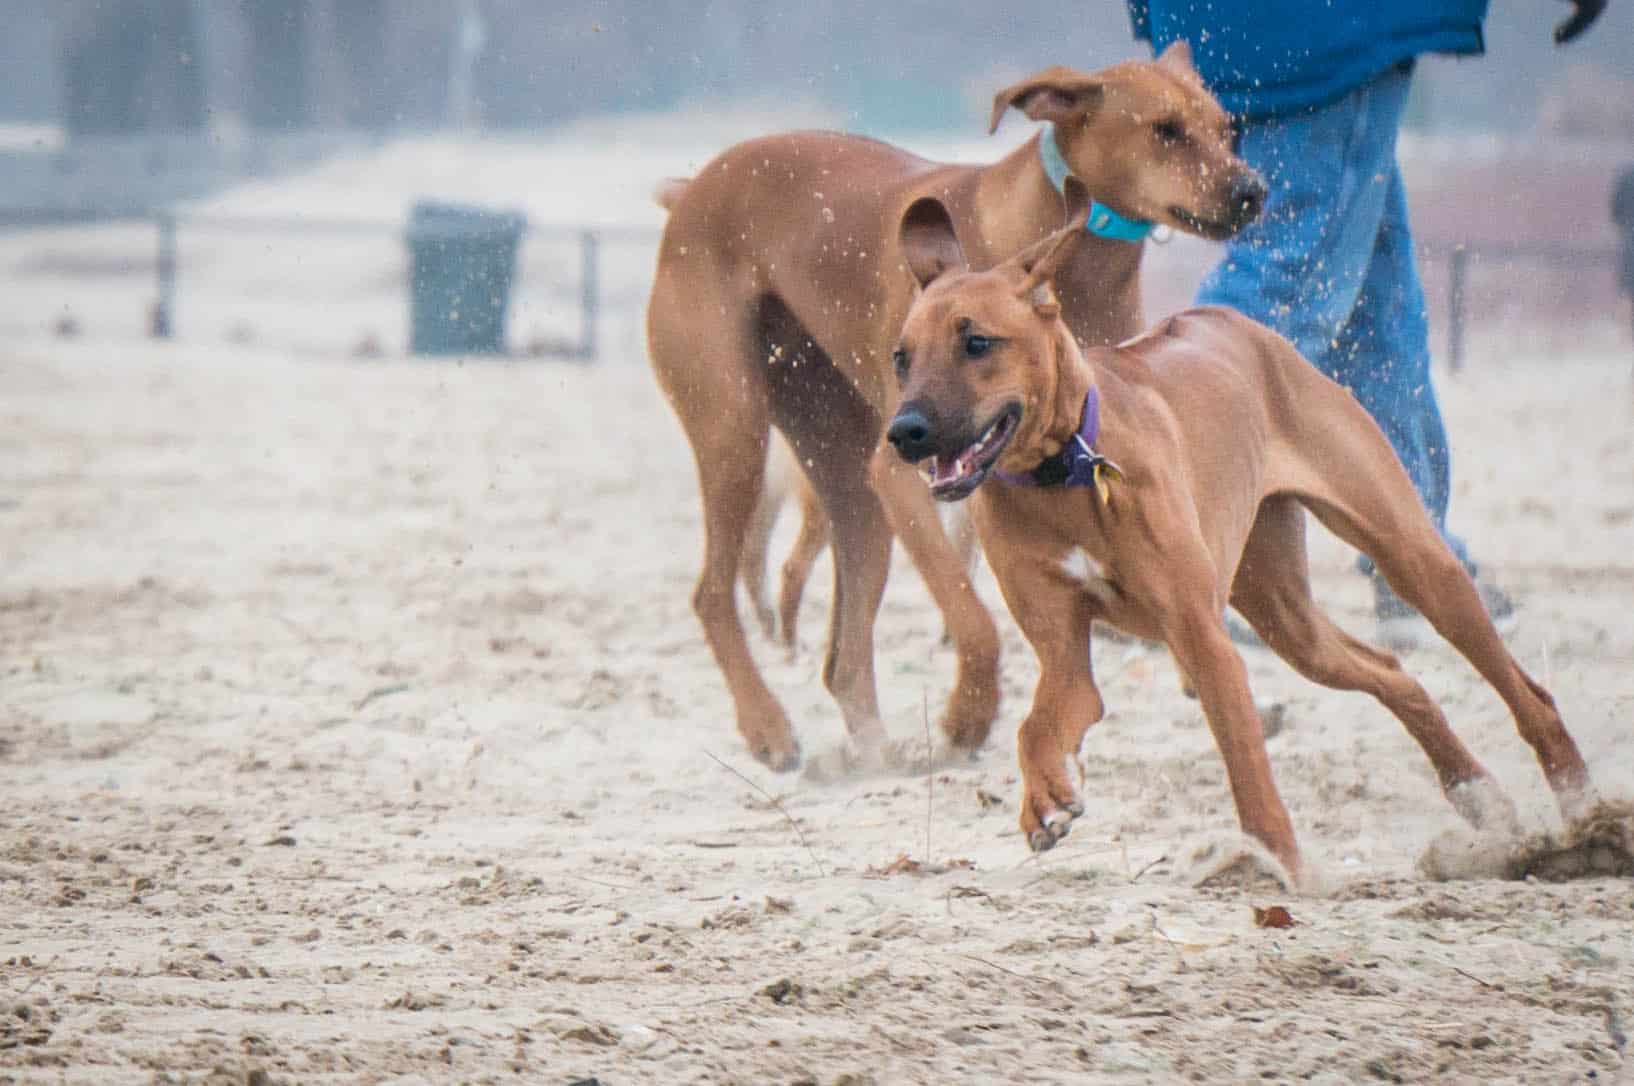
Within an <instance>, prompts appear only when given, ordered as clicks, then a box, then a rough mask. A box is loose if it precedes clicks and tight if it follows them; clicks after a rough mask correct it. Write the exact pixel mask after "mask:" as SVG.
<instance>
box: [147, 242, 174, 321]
mask: <svg viewBox="0 0 1634 1086" xmlns="http://www.w3.org/2000/svg"><path fill="white" fill-rule="evenodd" d="M154 222H155V224H156V225H157V226H158V228H159V254H158V260H157V263H156V266H155V269H156V271H157V272H158V277H159V297H158V299H157V300H155V301H154V303H153V321H152V328H151V329H150V330H151V331H152V333H153V337H154V338H155V339H169V338H170V337H171V335H172V333H173V332H174V330H175V324H174V320H175V313H176V216H175V215H174V214H173V213H171V212H169V211H161V212H159V213H158V214H157V215H155V216H154Z"/></svg>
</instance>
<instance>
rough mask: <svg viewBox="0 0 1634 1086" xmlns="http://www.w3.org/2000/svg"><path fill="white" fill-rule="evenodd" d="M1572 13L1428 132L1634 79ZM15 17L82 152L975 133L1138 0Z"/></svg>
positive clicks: (1614, 49)
mask: <svg viewBox="0 0 1634 1086" xmlns="http://www.w3.org/2000/svg"><path fill="white" fill-rule="evenodd" d="M1354 2H1363V0H1354ZM1565 10H1566V9H1565V5H1560V4H1503V3H1494V4H1493V5H1492V12H1491V14H1490V16H1489V18H1488V20H1487V39H1488V46H1489V52H1490V54H1491V57H1490V58H1489V59H1487V60H1484V61H1482V60H1471V61H1463V62H1460V63H1457V64H1454V63H1452V62H1443V61H1435V62H1431V63H1429V64H1426V65H1425V68H1426V71H1425V72H1424V73H1423V74H1424V78H1423V79H1421V80H1420V84H1421V87H1422V91H1421V93H1420V95H1419V100H1418V102H1417V104H1416V108H1415V110H1414V117H1415V118H1416V120H1417V121H1418V122H1419V123H1420V124H1422V125H1425V126H1429V127H1433V128H1436V129H1447V128H1463V127H1472V126H1473V127H1483V126H1484V127H1499V128H1511V129H1513V128H1515V127H1524V126H1526V125H1527V124H1528V123H1529V122H1530V121H1531V120H1532V118H1534V117H1535V116H1536V115H1537V112H1538V107H1539V103H1540V101H1541V100H1542V99H1544V98H1546V97H1547V94H1548V92H1547V88H1548V87H1550V86H1552V85H1555V84H1556V83H1557V82H1558V78H1557V77H1558V75H1559V72H1560V69H1561V68H1562V67H1563V66H1564V65H1567V64H1572V65H1580V66H1585V67H1587V68H1590V69H1592V70H1593V71H1594V72H1597V73H1599V75H1600V76H1602V77H1607V78H1610V79H1613V80H1616V79H1621V80H1630V79H1634V54H1631V53H1630V51H1629V50H1628V49H1627V48H1626V45H1627V42H1628V41H1630V40H1634V6H1631V5H1629V4H1617V3H1613V4H1611V5H1609V7H1608V10H1607V11H1606V13H1605V14H1604V15H1603V16H1602V18H1601V20H1600V24H1599V25H1597V26H1596V27H1595V28H1594V29H1593V30H1592V31H1591V32H1590V33H1589V34H1588V35H1587V36H1586V37H1585V39H1584V40H1583V41H1582V42H1580V43H1576V44H1574V45H1573V46H1571V47H1570V48H1569V49H1565V50H1557V49H1555V47H1554V46H1553V45H1552V44H1550V41H1549V27H1550V24H1551V23H1552V21H1554V20H1556V19H1558V18H1561V17H1563V13H1564V11H1565ZM0 19H3V20H4V21H3V24H0V25H4V26H5V27H6V34H4V35H0V65H3V69H4V70H5V71H6V73H7V82H8V84H9V86H8V93H7V95H6V96H5V97H4V98H3V99H0V122H4V121H16V120H28V121H34V122H55V123H57V124H60V125H61V126H62V127H63V128H65V129H66V130H67V131H68V132H70V133H71V134H73V135H90V134H102V133H115V132H133V131H185V130H191V129H198V128H202V127H215V128H220V127H222V126H224V125H225V126H233V125H242V126H245V127H247V128H249V129H252V130H263V131H265V130H273V131H277V130H289V129H300V128H360V129H375V130H378V129H386V128H398V129H404V128H406V129H418V128H426V127H432V126H438V125H442V124H445V123H448V122H450V121H454V122H473V121H474V122H480V123H481V124H483V125H484V126H486V127H490V128H512V127H516V128H544V127H550V126H552V125H556V124H559V123H561V122H563V121H566V120H570V119H573V118H577V117H582V116H589V115H596V114H604V113H608V112H616V111H623V110H647V111H653V110H663V109H668V108H671V107H674V106H676V105H678V104H683V103H688V102H696V103H701V104H710V103H720V102H732V101H742V100H752V101H755V102H760V103H764V102H778V101H789V100H791V99H792V100H799V101H802V102H806V103H810V104H817V105H822V106H826V107H828V108H830V109H832V110H834V111H836V112H839V113H841V114H842V115H844V116H845V117H846V118H847V119H848V120H847V123H848V124H849V125H851V126H853V127H862V128H867V129H872V130H876V131H881V130H883V131H906V130H910V129H921V130H923V129H952V128H966V127H972V126H975V125H977V124H979V122H980V119H981V117H980V113H981V112H982V111H981V110H980V109H979V108H978V107H979V105H980V104H981V101H982V100H983V99H984V98H985V96H986V95H989V94H991V92H992V89H993V86H995V85H996V81H997V80H999V79H1002V78H1008V77H1010V76H1014V75H1016V74H1018V73H1021V72H1025V71H1027V70H1030V69H1033V68H1037V67H1040V66H1042V65H1044V64H1049V63H1069V64H1073V65H1075V66H1078V67H1085V68H1089V67H1095V66H1098V65H1101V64H1105V63H1110V62H1112V61H1114V60H1117V59H1120V58H1123V57H1127V56H1131V55H1134V54H1135V52H1136V51H1137V47H1136V46H1135V44H1134V42H1133V41H1132V40H1131V39H1130V35H1129V28H1128V20H1127V16H1126V14H1125V8H1124V4H1123V0H1091V2H1088V3H1082V4H1075V5H1071V6H1069V7H1066V8H1063V7H1061V6H1059V5H1053V6H1052V5H1019V6H1018V5H1010V4H992V3H985V2H983V3H978V2H975V0H965V2H957V0H955V2H951V3H950V2H948V0H893V2H892V3H880V2H878V0H802V2H800V3H767V2H766V0H621V2H618V0H580V2H577V3H572V4H569V3H565V2H563V0H52V2H50V3H41V2H39V0H0ZM1631 138H1634V137H1631Z"/></svg>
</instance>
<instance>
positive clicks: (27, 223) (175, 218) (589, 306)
mask: <svg viewBox="0 0 1634 1086" xmlns="http://www.w3.org/2000/svg"><path fill="white" fill-rule="evenodd" d="M143 218H146V219H149V220H151V221H152V222H153V224H154V226H155V230H156V234H157V249H156V254H155V259H154V273H155V278H156V284H157V288H158V297H157V300H156V302H155V304H154V309H153V321H152V332H153V334H154V335H155V336H158V337H160V338H170V337H171V336H173V335H174V334H175V313H176V296H177V292H178V290H179V289H180V286H179V279H180V275H181V268H180V261H179V259H178V256H177V235H178V233H179V232H180V231H181V230H182V229H183V228H185V227H189V226H192V227H198V228H210V229H228V230H233V231H242V232H267V233H275V234H283V235H286V236H289V235H302V234H328V235H331V236H338V237H343V236H351V237H376V238H379V237H386V236H395V237H404V236H406V231H407V225H408V224H407V222H406V221H402V222H395V223H392V222H380V221H376V222H368V221H363V220H340V219H309V218H296V217H256V216H225V215H210V214H204V213H199V214H192V213H186V212H175V211H160V212H157V213H134V214H129V215H117V214H116V215H109V214H107V213H98V212H97V211H94V210H90V209H79V208H0V228H4V227H40V226H66V225H83V224H88V223H96V222H106V221H114V220H119V219H124V220H127V221H128V220H131V219H138V220H139V219H143ZM523 234H524V236H525V237H532V238H535V239H539V240H543V241H554V242H564V241H566V242H577V245H578V250H579V260H578V264H579V278H578V288H579V289H578V294H579V328H578V335H577V337H576V338H572V339H566V338H564V339H560V340H550V341H545V342H543V343H539V344H535V345H534V347H533V351H532V353H534V354H539V355H545V356H550V357H558V358H570V359H575V360H578V361H585V362H588V361H591V360H593V359H594V358H595V357H596V355H597V352H598V350H599V344H598V341H597V326H598V322H599V321H600V318H601V308H602V306H601V295H602V286H601V264H602V253H603V249H604V247H605V246H607V245H609V244H631V245H653V244H656V243H657V241H658V238H659V236H660V231H659V229H658V228H656V227H638V226H637V227H625V226H600V227H581V226H567V225H561V224H548V223H547V224H532V223H530V224H528V225H527V226H525V227H524V231H523ZM1617 256H1618V250H1617V248H1616V247H1615V246H1612V245H1567V244H1553V243H1535V242H1524V243H1522V242H1486V241H1483V242H1471V243H1462V244H1455V245H1451V246H1447V245H1437V244H1426V245H1421V246H1420V258H1421V259H1424V258H1429V259H1434V260H1445V261H1446V262H1447V360H1448V364H1449V366H1450V367H1451V369H1452V370H1453V371H1454V372H1458V371H1461V370H1462V369H1463V368H1464V362H1465V347H1466V340H1467V338H1468V337H1467V310H1468V295H1469V278H1470V267H1471V263H1472V261H1475V260H1492V261H1543V262H1546V263H1549V264H1551V265H1554V266H1556V267H1570V268H1582V267H1584V266H1586V265H1596V264H1601V265H1605V266H1607V267H1612V266H1614V265H1615V261H1616V259H1617Z"/></svg>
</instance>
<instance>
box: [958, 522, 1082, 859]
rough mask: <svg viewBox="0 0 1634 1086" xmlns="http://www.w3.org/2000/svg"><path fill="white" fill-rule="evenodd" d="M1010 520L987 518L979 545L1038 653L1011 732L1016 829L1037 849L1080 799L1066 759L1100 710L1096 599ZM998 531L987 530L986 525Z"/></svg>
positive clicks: (1058, 833)
mask: <svg viewBox="0 0 1634 1086" xmlns="http://www.w3.org/2000/svg"><path fill="white" fill-rule="evenodd" d="M1014 523H1015V521H1014V520H1013V519H1011V518H1003V517H998V518H990V520H989V523H988V524H987V525H986V526H984V534H983V545H984V546H985V547H986V548H987V558H988V562H989V563H990V564H991V565H992V567H993V572H994V574H995V575H996V576H997V577H998V581H999V588H1000V590H1001V591H1002V592H1003V593H1004V598H1005V601H1006V602H1007V603H1008V604H1009V605H1010V613H1011V614H1012V615H1014V616H1015V619H1016V624H1017V625H1019V626H1020V627H1021V632H1022V633H1023V634H1024V635H1026V638H1027V640H1028V642H1029V643H1030V644H1031V645H1032V646H1033V650H1034V651H1035V652H1036V653H1037V654H1038V663H1039V676H1038V687H1037V689H1036V690H1035V691H1034V693H1033V704H1032V708H1031V709H1029V710H1028V712H1027V718H1026V719H1025V720H1023V721H1022V722H1021V730H1020V732H1019V733H1018V734H1017V737H1016V756H1017V760H1018V761H1019V763H1020V768H1021V784H1022V798H1021V832H1022V834H1023V836H1025V837H1026V838H1027V844H1028V846H1029V847H1031V848H1032V849H1033V850H1034V851H1035V852H1041V851H1043V850H1045V849H1049V848H1053V847H1055V843H1056V842H1057V841H1059V840H1060V839H1061V838H1063V837H1065V836H1066V835H1067V830H1068V829H1069V827H1070V826H1071V825H1072V820H1073V819H1075V818H1077V817H1078V816H1079V815H1081V814H1083V813H1084V803H1083V800H1082V799H1081V798H1080V797H1079V795H1078V792H1077V790H1076V789H1075V788H1073V786H1072V778H1071V776H1070V774H1069V773H1068V761H1069V759H1071V758H1072V757H1073V756H1074V755H1076V754H1077V753H1078V748H1079V747H1081V746H1082V745H1083V742H1084V734H1085V733H1086V732H1087V731H1089V728H1090V726H1091V725H1092V724H1094V723H1095V722H1096V721H1098V720H1100V719H1101V717H1102V715H1103V714H1104V713H1105V706H1104V705H1103V703H1102V701H1101V692H1100V690H1099V689H1098V688H1097V687H1096V686H1095V675H1094V671H1093V670H1092V668H1091V665H1090V652H1089V638H1090V627H1091V625H1092V623H1093V621H1094V618H1095V613H1096V612H1095V600H1094V597H1093V596H1091V595H1090V594H1089V593H1087V592H1085V591H1084V590H1083V587H1082V585H1081V583H1079V582H1077V581H1074V580H1073V579H1072V577H1071V576H1070V575H1069V573H1068V572H1067V567H1065V566H1064V565H1063V564H1062V563H1061V562H1060V560H1059V555H1058V554H1056V553H1052V552H1050V551H1049V550H1048V549H1046V548H1044V547H1042V546H1039V545H1038V544H1036V543H1034V542H1032V541H1030V540H1027V539H1025V538H1014V537H1013V536H1012V533H1011V532H1008V531H1006V525H1013V524H1014ZM989 527H991V528H996V529H997V531H995V532H992V533H991V534H989V532H988V528H989Z"/></svg>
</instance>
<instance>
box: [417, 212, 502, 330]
mask: <svg viewBox="0 0 1634 1086" xmlns="http://www.w3.org/2000/svg"><path fill="white" fill-rule="evenodd" d="M526 227H527V220H526V219H525V218H524V217H523V216H522V215H521V214H519V213H517V212H510V211H489V210H486V209H483V208H477V207H462V206H459V205H457V204H439V203H428V202H422V203H418V204H415V205H414V208H413V210H412V211H411V212H410V215H409V224H408V237H407V240H408V250H409V307H410V314H409V349H410V350H411V351H413V352H414V353H415V354H502V353H504V350H505V312H506V309H507V308H508V307H509V305H510V297H511V280H512V278H513V277H514V276H515V272H516V246H517V242H518V241H520V240H521V237H522V232H523V230H524V229H526Z"/></svg>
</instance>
